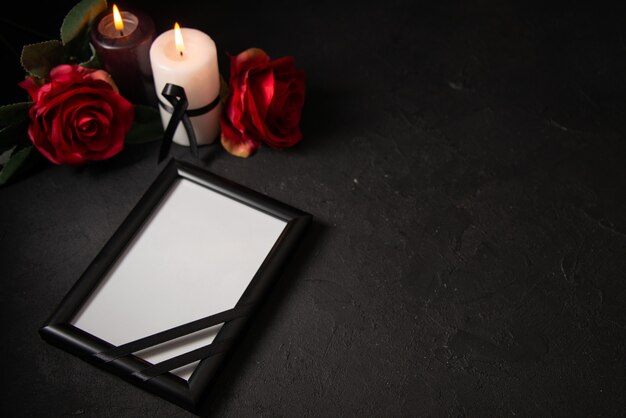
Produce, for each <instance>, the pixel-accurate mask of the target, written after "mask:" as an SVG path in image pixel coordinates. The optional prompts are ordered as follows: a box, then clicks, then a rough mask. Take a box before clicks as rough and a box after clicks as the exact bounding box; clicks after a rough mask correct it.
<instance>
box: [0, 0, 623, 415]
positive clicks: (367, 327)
mask: <svg viewBox="0 0 626 418" xmlns="http://www.w3.org/2000/svg"><path fill="white" fill-rule="evenodd" d="M49 3H54V4H49V5H47V6H45V5H38V6H37V7H33V6H32V5H30V3H27V2H20V3H18V4H16V7H17V8H18V9H19V11H18V13H16V14H15V15H13V16H8V13H4V15H5V17H3V20H5V21H6V19H10V20H11V21H12V22H14V23H17V24H20V25H24V26H30V27H33V26H34V27H36V28H38V29H39V30H40V31H42V32H46V33H49V34H51V35H53V36H55V35H56V33H57V31H58V28H59V27H60V22H61V19H62V17H63V15H64V14H65V13H66V12H67V11H68V10H69V9H70V8H71V6H72V5H73V4H74V2H72V1H60V2H49ZM127 4H129V5H132V6H135V7H139V8H142V9H143V10H144V11H146V12H148V13H149V14H150V15H152V16H153V17H154V18H155V20H156V22H157V27H158V29H159V32H161V31H164V30H166V29H169V27H170V26H171V24H172V21H173V20H174V19H177V20H179V21H180V22H181V24H182V25H183V26H189V27H196V28H199V29H202V30H204V31H206V32H207V33H209V34H210V35H211V36H212V37H213V38H214V39H215V41H216V43H217V45H218V49H219V51H220V65H221V72H222V73H223V74H224V75H225V76H227V75H228V58H227V55H226V53H227V52H230V53H232V54H235V53H237V52H240V51H241V50H243V49H246V48H248V47H252V46H257V47H260V48H263V49H265V50H266V51H267V52H268V53H269V54H270V56H272V57H274V58H278V57H280V56H283V55H294V56H295V58H296V63H297V65H298V67H300V68H302V69H303V70H305V72H306V74H307V88H308V90H307V101H306V105H305V109H304V114H303V122H302V127H303V131H304V140H303V141H302V143H301V144H300V145H298V146H297V147H295V148H293V149H291V150H288V151H284V152H278V151H272V150H269V149H262V150H261V151H260V152H259V153H258V154H257V155H255V156H253V157H252V158H250V159H248V160H242V159H238V158H235V157H232V156H230V155H228V154H226V153H225V152H224V151H223V150H222V149H221V147H220V146H219V145H215V146H212V147H207V148H205V149H204V150H203V161H204V163H203V164H204V166H206V167H207V168H208V169H210V170H212V171H214V172H215V173H217V174H220V175H222V176H225V177H227V178H230V179H232V180H234V181H237V182H240V183H242V184H244V185H246V186H249V187H251V188H254V189H256V190H258V191H261V192H263V193H265V194H267V195H270V196H272V197H274V198H277V199H279V200H282V201H285V202H287V203H289V204H291V205H294V206H296V207H299V208H301V209H303V210H306V211H308V212H310V213H312V214H313V215H314V216H315V219H316V223H315V225H314V226H313V228H312V229H311V230H310V231H309V234H308V235H307V239H306V240H305V242H303V244H302V246H301V247H300V248H299V251H298V253H297V254H296V255H295V256H294V258H293V260H292V261H291V262H290V264H289V265H288V266H287V268H286V270H285V272H284V274H283V275H282V276H281V278H280V279H279V281H278V282H277V283H276V285H275V286H274V287H273V291H272V293H271V295H270V296H269V297H268V298H267V300H266V302H265V303H264V305H263V307H262V309H261V312H260V314H259V316H258V317H257V318H256V319H255V321H254V322H253V324H252V327H251V329H250V332H249V333H248V334H247V335H246V337H245V339H244V341H243V344H242V345H241V347H240V348H239V349H237V350H236V351H235V353H234V355H233V357H232V359H231V361H230V362H229V364H228V368H227V369H226V370H225V372H224V373H223V374H222V375H221V377H220V378H219V380H218V387H216V388H215V390H214V391H213V392H212V394H211V397H210V398H209V401H208V406H207V408H206V411H207V412H208V413H212V414H213V415H215V416H225V417H240V416H269V417H277V416H355V417H356V416H358V417H361V416H477V417H484V416H620V415H621V416H623V415H625V408H626V405H625V399H624V394H625V393H626V387H625V377H626V376H625V369H626V365H625V361H624V358H625V351H626V348H625V341H626V332H625V328H626V311H625V306H624V305H625V302H626V292H625V288H626V286H625V284H624V279H625V278H626V277H625V276H626V193H625V192H626V164H625V163H624V162H625V161H626V137H625V133H626V29H625V28H624V22H625V18H626V14H625V13H624V10H622V9H616V8H610V7H607V6H605V5H602V6H600V4H599V3H597V2H596V3H594V5H589V4H586V5H585V6H576V5H573V4H571V2H552V3H550V4H549V5H548V4H544V3H542V2H536V3H533V2H531V3H529V2H514V1H496V0H484V1H468V2H453V1H441V2H417V3H416V2H411V1H404V2H403V1H395V0H385V1H380V2H378V3H373V2H372V3H369V4H364V3H361V2H354V3H353V4H352V5H347V4H344V5H341V4H336V2H331V1H315V2H302V4H297V3H294V2H293V1H286V0H285V1H280V2H273V4H271V5H261V4H255V3H252V2H250V3H249V4H248V3H245V4H244V3H241V2H208V1H187V2H181V1H178V2H171V4H170V5H169V6H163V5H158V6H157V5H155V4H152V3H151V2H148V1H137V2H132V3H131V2H130V1H128V2H127ZM120 5H121V6H123V5H124V3H123V2H121V4H120ZM0 35H2V36H1V39H0V41H2V45H3V46H2V51H3V53H2V66H3V69H4V70H3V74H5V75H4V76H3V81H2V85H3V89H4V91H5V93H4V94H3V96H2V97H3V102H5V103H9V102H11V101H17V100H19V99H21V98H22V92H20V91H19V89H18V88H17V87H15V83H17V82H18V81H19V80H20V79H21V77H22V76H23V73H22V71H21V69H20V68H19V66H18V61H17V58H16V57H15V56H14V55H12V53H11V49H15V50H17V51H19V49H20V48H21V45H22V44H23V43H24V42H32V41H36V40H39V39H38V38H37V37H36V36H33V35H29V34H27V33H26V32H22V31H19V30H18V31H15V30H12V28H11V26H10V25H9V26H7V25H3V26H2V28H1V29H0ZM156 152H157V145H156V144H150V145H145V146H135V147H130V146H129V147H128V148H127V149H126V150H125V151H124V152H123V154H121V155H120V156H118V157H116V158H114V159H112V160H110V161H108V162H105V163H101V164H94V165H91V166H88V167H83V168H70V167H53V166H46V167H45V168H43V169H42V170H40V171H38V172H36V173H34V174H33V175H31V176H29V177H27V178H25V179H23V180H21V181H19V182H18V183H16V184H14V185H11V186H9V187H5V188H3V189H0V295H1V297H2V300H1V302H2V303H1V304H0V306H1V308H0V318H1V321H2V330H3V332H2V342H1V344H0V346H1V347H2V348H1V351H0V355H1V356H2V360H3V363H2V368H3V370H2V371H1V372H0V376H2V387H3V388H6V389H3V393H2V395H1V398H0V399H2V404H1V405H0V410H2V411H3V415H5V416H11V417H17V416H19V417H21V416H24V417H37V416H74V415H84V416H96V417H138V416H154V417H170V416H172V417H173V416H181V417H183V416H191V415H190V414H189V413H187V412H186V411H184V410H182V409H180V408H178V407H176V406H174V405H172V404H170V403H168V402H166V401H163V400H161V399H160V398H157V397H154V396H153V395H150V394H147V393H145V392H143V391H141V390H139V389H136V388H135V387H133V386H131V385H129V384H127V383H125V382H123V381H121V380H120V379H118V378H116V377H112V376H109V375H107V374H105V373H104V372H102V371H100V370H98V369H95V368H94V367H92V366H90V365H88V364H86V363H83V362H81V361H80V360H78V359H76V358H74V357H73V356H71V355H69V354H66V353H65V352H62V351H60V350H58V349H56V348H54V347H52V346H49V345H47V344H46V343H44V342H43V341H42V340H40V338H39V336H38V335H37V329H38V328H39V326H40V325H42V323H43V322H44V321H45V319H46V318H47V316H48V315H49V314H50V313H51V312H52V310H53V309H54V307H55V306H56V304H57V303H58V302H59V301H60V300H61V298H62V297H63V295H64V294H65V293H66V292H67V291H68V290H69V288H70V287H71V286H72V284H73V283H74V282H75V280H76V279H77V278H78V276H79V275H80V274H81V273H82V271H83V270H84V269H85V268H86V267H87V265H88V264H89V262H90V260H91V259H92V258H93V257H94V256H95V254H96V253H97V252H98V250H99V249H100V248H101V247H102V245H103V244H104V243H105V242H106V240H107V239H108V237H109V236H110V235H111V234H112V233H113V231H114V230H115V229H116V228H117V226H118V225H119V224H120V222H121V221H122V220H123V219H124V217H125V216H126V214H127V213H128V212H129V210H130V209H131V208H132V207H133V205H134V204H135V203H136V202H137V201H138V199H139V198H140V196H141V195H142V193H143V192H144V191H145V190H146V188H147V186H148V185H149V184H150V183H151V182H152V180H153V179H154V178H155V176H156V175H157V173H158V172H159V171H160V170H161V166H157V164H156V163H155V159H156ZM173 154H174V156H177V157H181V158H183V159H187V160H189V157H188V154H187V152H186V150H185V149H183V148H180V147H175V149H174V150H173Z"/></svg>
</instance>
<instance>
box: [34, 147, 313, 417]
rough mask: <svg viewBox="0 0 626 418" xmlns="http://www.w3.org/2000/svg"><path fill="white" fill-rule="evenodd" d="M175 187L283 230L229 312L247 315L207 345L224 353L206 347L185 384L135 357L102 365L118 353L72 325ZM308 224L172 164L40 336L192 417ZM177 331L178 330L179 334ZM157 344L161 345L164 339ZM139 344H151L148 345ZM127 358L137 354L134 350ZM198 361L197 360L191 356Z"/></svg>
mask: <svg viewBox="0 0 626 418" xmlns="http://www.w3.org/2000/svg"><path fill="white" fill-rule="evenodd" d="M180 180H189V181H191V182H193V183H194V184H198V185H200V186H202V187H203V188H205V189H206V191H207V192H208V193H218V194H220V195H222V196H225V197H227V198H229V199H233V200H234V201H236V202H237V203H239V204H241V205H246V206H247V207H250V208H253V209H255V210H258V211H260V212H262V213H264V214H267V215H270V216H272V217H275V218H278V219H280V220H283V221H284V222H285V223H286V225H285V227H284V230H282V233H281V234H280V236H279V237H278V239H277V240H276V241H275V242H274V244H273V246H272V248H271V250H270V251H269V253H268V254H267V256H266V257H265V259H264V261H263V262H262V264H261V265H260V267H259V268H258V270H257V271H256V274H254V276H253V277H251V278H250V282H249V284H248V285H247V287H246V288H245V291H244V292H243V294H242V295H241V297H240V299H239V301H238V302H237V304H236V305H235V307H234V308H233V309H235V310H236V309H239V308H242V309H243V308H245V309H243V310H242V311H241V312H239V315H238V316H236V317H234V318H227V320H226V321H225V322H224V323H223V324H224V325H223V326H222V327H221V329H220V330H219V332H218V333H217V336H216V337H215V339H214V340H213V343H212V344H211V346H216V345H219V344H222V343H225V342H228V344H223V346H224V347H225V348H224V349H223V350H221V351H219V350H218V352H212V351H211V350H210V346H206V347H203V348H204V349H205V351H204V352H203V353H204V354H202V353H200V355H202V356H206V355H208V357H202V359H200V361H199V363H198V365H197V366H196V368H195V371H194V372H193V374H192V375H191V377H190V378H189V379H188V380H185V379H183V378H181V377H179V376H177V375H175V374H172V373H170V372H169V371H166V372H163V370H161V372H159V371H158V370H157V374H156V375H155V376H148V377H146V375H143V374H142V373H143V372H142V371H145V370H147V369H150V368H151V367H152V369H151V370H152V371H154V369H155V367H153V366H154V365H152V364H151V363H149V362H147V361H145V360H144V359H142V358H140V357H137V356H135V355H133V354H127V355H126V354H124V355H122V356H119V357H115V358H113V359H112V358H106V355H104V356H103V353H105V354H106V353H111V350H113V351H115V349H116V346H115V345H114V344H112V343H110V342H107V341H105V340H103V339H101V338H99V337H98V336H97V335H92V334H90V333H88V332H85V331H83V330H81V329H79V328H77V327H75V326H74V325H72V320H73V318H74V317H75V315H76V314H77V312H79V310H80V309H81V307H82V306H83V305H84V303H85V301H86V300H87V299H88V298H90V297H91V295H92V293H93V292H94V289H96V288H97V287H98V286H99V284H100V283H101V282H102V280H103V277H105V276H106V274H107V272H108V271H109V269H110V268H111V266H113V265H114V263H115V262H116V260H117V259H118V258H119V257H120V255H121V254H123V252H124V251H125V249H126V248H127V246H128V245H129V243H131V242H132V241H133V240H134V238H135V236H136V235H137V233H138V231H140V230H141V228H142V225H144V224H145V223H146V220H147V219H149V218H150V216H151V215H152V214H153V212H154V211H155V208H157V207H158V205H159V204H160V202H161V201H162V200H163V199H164V196H166V195H167V194H168V192H169V191H170V189H171V188H172V187H173V185H175V184H177V183H178V182H179V181H180ZM311 220H312V216H311V215H310V214H308V213H306V212H304V211H302V210H299V209H296V208H294V207H292V206H289V205H287V204H285V203H282V202H279V201H277V200H275V199H272V198H270V197H268V196H265V195H263V194H261V193H258V192H256V191H254V190H251V189H249V188H246V187H244V186H242V185H240V184H237V183H234V182H232V181H229V180H227V179H225V178H222V177H220V176H217V175H215V174H213V173H211V172H209V171H207V170H205V169H202V168H199V167H196V166H194V165H191V164H189V163H185V162H182V161H178V160H175V159H172V160H170V162H169V163H168V164H167V165H166V166H165V168H164V169H163V170H162V172H161V173H160V174H159V176H158V177H157V178H156V180H155V181H154V182H153V183H152V185H151V186H150V187H149V188H148V190H147V191H146V193H145V194H144V195H143V196H142V198H141V199H140V200H139V202H138V203H137V204H136V206H135V207H134V208H133V209H132V211H131V212H130V213H129V214H128V216H127V217H126V219H125V220H124V221H123V222H122V224H121V225H120V226H119V228H118V229H117V230H116V231H115V232H114V234H113V235H112V236H111V238H110V239H109V240H108V242H107V243H106V244H105V245H104V247H103V248H102V249H101V250H100V252H99V253H98V254H97V255H96V257H95V258H94V259H93V261H92V262H91V263H90V265H89V266H88V267H87V269H86V270H85V271H84V273H83V274H82V275H81V276H80V278H79V279H78V280H77V282H76V283H75V285H74V286H73V287H72V288H71V290H70V291H69V292H68V293H67V294H66V296H65V297H64V299H63V300H62V301H61V303H60V304H59V305H58V307H57V308H56V309H55V310H54V312H53V313H52V315H51V316H50V317H49V318H48V320H47V321H46V322H45V324H44V325H43V326H42V327H41V328H40V329H39V333H40V335H41V337H42V338H43V339H44V340H45V341H47V342H48V343H50V344H52V345H54V346H56V347H58V348H61V349H62V350H65V351H66V352H69V353H71V354H73V355H75V356H77V357H79V358H81V359H82V360H85V361H86V362H88V363H90V364H92V365H95V366H96V367H98V368H100V369H103V370H106V371H107V372H110V373H112V374H115V375H117V376H119V377H121V378H122V379H124V380H125V381H127V382H130V383H131V384H133V385H135V386H138V387H140V388H142V389H144V390H146V391H148V392H151V393H153V394H155V395H158V396H160V397H162V398H164V399H167V400H169V401H170V402H173V403H175V404H177V405H179V406H180V407H182V408H184V409H187V410H189V411H191V412H194V413H197V412H198V408H199V407H200V406H201V405H202V401H203V399H204V397H205V394H206V393H207V392H208V391H209V390H210V387H211V383H212V382H213V381H214V379H215V377H216V374H217V373H218V371H219V369H220V367H221V366H222V365H223V363H224V359H225V356H226V355H227V354H228V353H229V351H230V350H231V349H232V344H236V342H237V341H238V339H239V338H240V337H241V335H242V334H243V332H244V330H245V327H246V326H247V324H248V323H249V319H250V317H251V315H252V314H253V312H254V310H255V309H256V308H257V307H258V305H259V304H260V303H261V301H262V299H263V297H264V295H265V294H266V292H267V290H268V287H269V286H270V285H271V283H272V281H273V280H274V279H275V278H276V276H277V274H278V273H279V271H280V269H281V266H282V265H283V264H284V262H285V261H286V260H287V257H288V256H289V254H290V253H291V252H292V250H293V249H294V248H295V246H296V245H297V244H298V242H299V240H300V239H301V238H302V235H303V234H304V232H305V231H306V229H307V227H308V226H309V224H310V223H311ZM199 319H200V318H199ZM222 319H223V318H222ZM217 320H220V319H219V318H218V319H217ZM197 322H200V321H197ZM212 323H215V321H213V322H212ZM192 325H193V324H191V326H192ZM196 325H197V326H196V328H194V329H195V330H197V329H201V328H199V327H202V324H199V325H198V324H196ZM205 325H206V324H205ZM185 326H190V324H186V325H183V326H181V327H178V328H185ZM169 331H172V330H169ZM174 331H176V330H174ZM179 331H181V330H180V329H179ZM188 331H189V329H187V330H184V329H183V330H182V333H178V334H176V335H186V334H188V333H189V332H188ZM167 333H168V331H167V330H164V333H163V334H167ZM172 335H173V334H171V333H170V335H169V336H168V335H165V338H166V340H167V339H168V338H170V337H171V336H172ZM157 337H158V336H157ZM161 337H163V335H162V336H161ZM148 339H149V338H148ZM162 340H163V338H161V341H162ZM144 342H146V343H150V341H144ZM152 342H154V341H152ZM144 346H145V345H144ZM135 348H136V347H135ZM131 349H132V348H131ZM206 349H208V351H206ZM132 352H133V353H135V352H136V351H132ZM197 356H198V354H196V357H197ZM180 357H183V356H180ZM183 360H184V359H183Z"/></svg>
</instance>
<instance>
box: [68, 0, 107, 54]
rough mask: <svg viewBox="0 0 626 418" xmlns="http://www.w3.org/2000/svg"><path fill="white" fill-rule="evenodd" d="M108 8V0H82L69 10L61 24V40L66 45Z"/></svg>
mask: <svg viewBox="0 0 626 418" xmlns="http://www.w3.org/2000/svg"><path fill="white" fill-rule="evenodd" d="M106 9H107V2H106V0H82V1H81V2H80V3H78V4H77V5H76V6H74V7H73V8H72V10H70V11H69V13H68V14H67V16H65V19H63V24H62V25H61V41H62V42H63V45H66V44H67V43H68V42H70V41H71V40H72V39H74V38H76V37H77V36H78V35H80V34H81V33H82V32H83V31H85V30H86V29H87V28H88V27H89V25H90V24H91V22H93V20H94V19H95V18H96V17H97V16H98V15H99V14H100V13H102V12H104V11H105V10H106Z"/></svg>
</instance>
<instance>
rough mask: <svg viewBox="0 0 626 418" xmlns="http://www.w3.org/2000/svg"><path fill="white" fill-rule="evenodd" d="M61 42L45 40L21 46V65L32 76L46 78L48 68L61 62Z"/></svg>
mask: <svg viewBox="0 0 626 418" xmlns="http://www.w3.org/2000/svg"><path fill="white" fill-rule="evenodd" d="M63 55H64V50H63V44H62V43H61V42H60V41H56V40H55V41H46V42H40V43H38V44H32V45H25V46H24V48H22V58H21V61H22V67H24V69H25V70H26V71H27V72H28V73H29V74H30V75H32V76H35V77H39V78H46V77H47V76H48V73H49V72H50V69H51V68H52V67H55V66H57V65H59V64H61V63H62V62H63Z"/></svg>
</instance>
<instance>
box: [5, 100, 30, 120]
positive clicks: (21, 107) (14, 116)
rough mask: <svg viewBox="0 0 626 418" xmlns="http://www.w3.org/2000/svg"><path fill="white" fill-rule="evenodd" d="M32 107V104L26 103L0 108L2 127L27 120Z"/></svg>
mask: <svg viewBox="0 0 626 418" xmlns="http://www.w3.org/2000/svg"><path fill="white" fill-rule="evenodd" d="M32 105H33V104H32V103H31V102H25V103H13V104H8V105H4V106H0V126H6V125H10V124H12V123H17V122H23V121H25V120H27V119H28V109H30V107H31V106H32Z"/></svg>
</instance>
